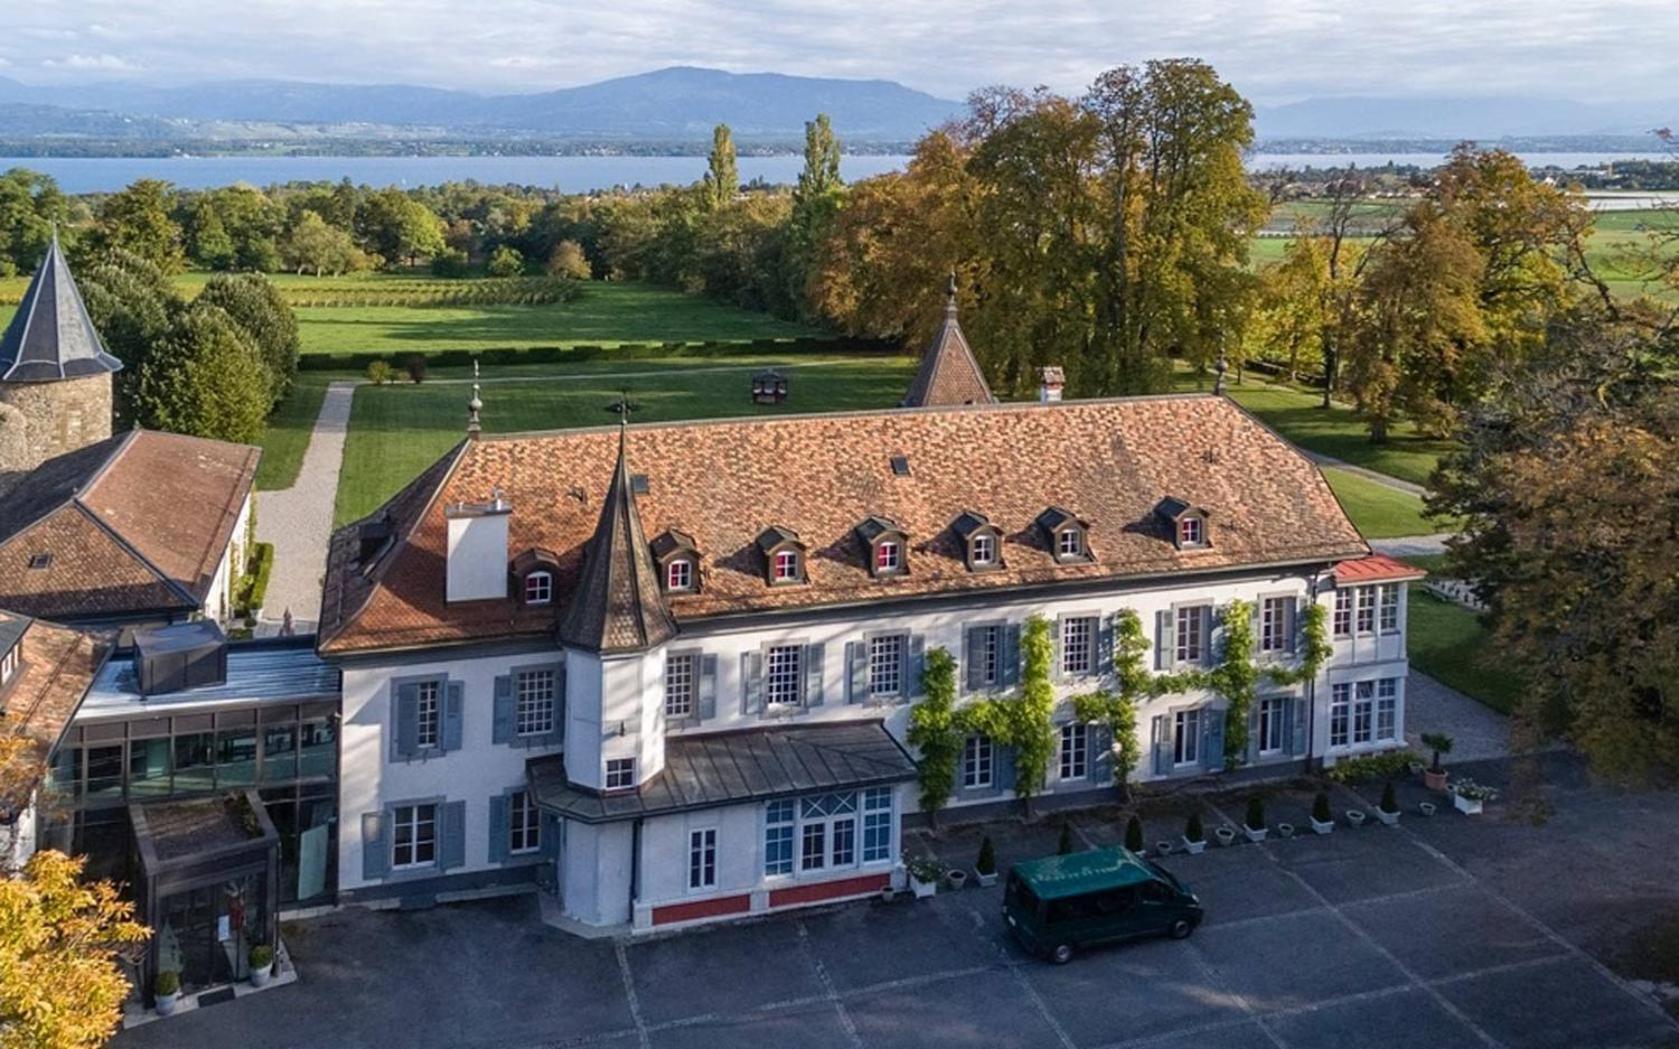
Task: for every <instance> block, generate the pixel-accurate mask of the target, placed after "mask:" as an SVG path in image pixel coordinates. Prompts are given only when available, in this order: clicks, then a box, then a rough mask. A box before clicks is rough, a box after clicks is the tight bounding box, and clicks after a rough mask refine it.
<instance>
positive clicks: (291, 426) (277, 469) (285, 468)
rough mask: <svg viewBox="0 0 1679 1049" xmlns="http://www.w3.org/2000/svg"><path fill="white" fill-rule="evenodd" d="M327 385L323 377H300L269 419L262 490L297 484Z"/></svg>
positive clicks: (261, 467)
mask: <svg viewBox="0 0 1679 1049" xmlns="http://www.w3.org/2000/svg"><path fill="white" fill-rule="evenodd" d="M328 382H329V380H328V379H327V378H326V377H325V376H322V375H316V374H313V373H310V372H302V373H300V374H299V375H298V377H297V382H296V383H295V384H293V386H292V389H291V393H289V394H287V395H286V399H285V400H283V401H281V402H280V403H279V405H278V406H276V407H275V409H274V413H273V414H272V415H270V416H269V417H268V426H267V428H265V429H264V430H263V433H262V441H261V444H262V462H261V463H260V464H259V465H258V466H257V488H258V489H259V490H261V491H271V490H273V489H276V488H290V487H291V486H292V485H293V484H294V483H296V481H297V472H298V470H299V469H300V468H302V466H303V453H304V452H306V451H308V450H309V434H310V433H311V432H312V431H313V430H314V428H315V417H316V416H317V415H319V414H321V400H322V398H324V397H325V396H326V388H327V383H328Z"/></svg>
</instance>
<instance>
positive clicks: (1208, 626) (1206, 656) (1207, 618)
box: [1201, 605, 1223, 667]
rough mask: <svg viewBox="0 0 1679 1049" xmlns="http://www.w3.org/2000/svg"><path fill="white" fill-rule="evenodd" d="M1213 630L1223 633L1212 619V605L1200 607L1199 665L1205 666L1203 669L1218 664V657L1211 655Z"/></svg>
mask: <svg viewBox="0 0 1679 1049" xmlns="http://www.w3.org/2000/svg"><path fill="white" fill-rule="evenodd" d="M1215 629H1216V630H1218V631H1219V632H1220V633H1221V634H1222V633H1223V628H1221V627H1219V626H1218V621H1217V620H1215V619H1214V618H1213V606H1212V605H1202V606H1201V665H1202V666H1205V667H1210V666H1213V665H1215V664H1216V663H1217V662H1218V657H1217V656H1215V655H1214V654H1213V648H1214V647H1215V646H1214V645H1213V631H1214V630H1215Z"/></svg>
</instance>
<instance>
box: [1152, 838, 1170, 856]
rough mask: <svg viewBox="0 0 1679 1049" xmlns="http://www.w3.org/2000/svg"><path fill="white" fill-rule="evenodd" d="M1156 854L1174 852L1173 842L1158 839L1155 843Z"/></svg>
mask: <svg viewBox="0 0 1679 1049" xmlns="http://www.w3.org/2000/svg"><path fill="white" fill-rule="evenodd" d="M1154 854H1155V855H1156V856H1170V855H1171V854H1172V843H1171V842H1169V841H1157V842H1155V843H1154Z"/></svg>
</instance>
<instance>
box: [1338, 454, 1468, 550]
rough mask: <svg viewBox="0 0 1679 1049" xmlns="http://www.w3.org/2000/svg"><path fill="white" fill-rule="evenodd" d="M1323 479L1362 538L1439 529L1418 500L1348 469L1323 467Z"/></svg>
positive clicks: (1427, 533) (1429, 531) (1421, 532)
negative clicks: (1425, 514) (1361, 534)
mask: <svg viewBox="0 0 1679 1049" xmlns="http://www.w3.org/2000/svg"><path fill="white" fill-rule="evenodd" d="M1323 476H1324V479H1325V480H1327V481H1328V482H1329V487H1330V488H1331V489H1333V490H1334V492H1335V497H1336V498H1337V499H1339V500H1341V506H1342V508H1343V509H1345V510H1346V511H1347V516H1348V517H1350V518H1352V521H1353V524H1355V525H1357V526H1358V530H1359V531H1360V532H1363V533H1364V537H1365V538H1366V539H1394V538H1397V537H1399V536H1409V535H1432V534H1433V533H1435V532H1438V531H1442V530H1443V529H1442V528H1441V527H1440V526H1439V525H1436V524H1434V523H1432V522H1430V521H1429V520H1428V518H1426V517H1424V516H1423V512H1422V500H1421V499H1419V498H1417V497H1416V496H1414V495H1410V494H1409V493H1406V492H1401V491H1399V490H1398V489H1395V488H1390V487H1388V486H1387V485H1384V484H1381V483H1379V482H1377V481H1372V480H1370V479H1369V478H1368V477H1363V476H1360V475H1359V474H1355V473H1352V472H1351V471H1348V470H1341V469H1337V468H1335V467H1333V466H1329V467H1325V468H1324V471H1323Z"/></svg>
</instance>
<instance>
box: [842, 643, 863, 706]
mask: <svg viewBox="0 0 1679 1049" xmlns="http://www.w3.org/2000/svg"><path fill="white" fill-rule="evenodd" d="M868 698H869V646H868V645H867V644H865V643H864V642H862V641H847V642H846V643H845V701H846V702H847V703H862V702H864V701H866V700H867V699H868Z"/></svg>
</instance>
